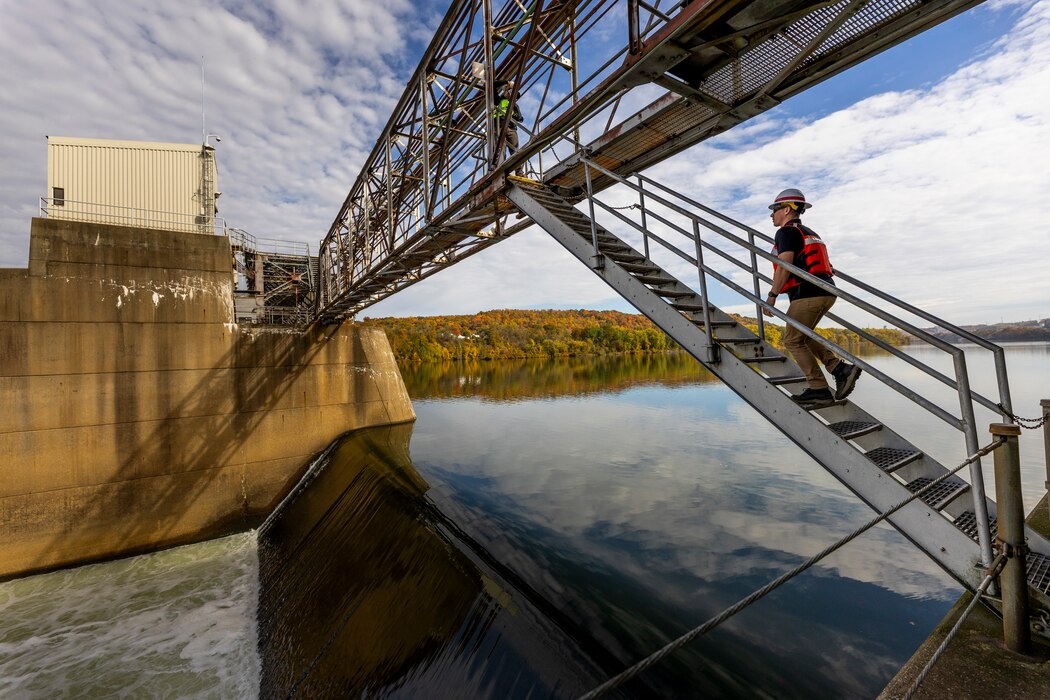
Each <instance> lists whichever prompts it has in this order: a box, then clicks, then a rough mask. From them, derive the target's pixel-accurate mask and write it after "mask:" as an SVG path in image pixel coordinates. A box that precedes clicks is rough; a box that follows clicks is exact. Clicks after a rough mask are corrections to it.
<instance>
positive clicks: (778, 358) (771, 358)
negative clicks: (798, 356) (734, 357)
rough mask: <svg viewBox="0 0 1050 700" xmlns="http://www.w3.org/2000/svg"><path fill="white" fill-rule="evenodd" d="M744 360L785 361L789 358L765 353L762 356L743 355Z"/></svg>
mask: <svg viewBox="0 0 1050 700" xmlns="http://www.w3.org/2000/svg"><path fill="white" fill-rule="evenodd" d="M740 359H741V360H743V361H744V362H783V361H784V360H786V359H787V358H786V357H784V356H783V355H765V356H762V357H741V358H740Z"/></svg>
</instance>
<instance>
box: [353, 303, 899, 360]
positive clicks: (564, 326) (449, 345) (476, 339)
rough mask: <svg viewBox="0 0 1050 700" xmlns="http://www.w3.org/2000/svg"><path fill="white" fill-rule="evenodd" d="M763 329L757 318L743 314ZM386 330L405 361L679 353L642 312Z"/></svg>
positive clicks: (492, 317)
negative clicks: (673, 351) (750, 317)
mask: <svg viewBox="0 0 1050 700" xmlns="http://www.w3.org/2000/svg"><path fill="white" fill-rule="evenodd" d="M736 318H737V320H738V321H740V322H741V323H743V324H744V325H745V326H747V327H749V328H750V329H751V330H755V327H756V325H755V321H754V319H748V318H744V317H736ZM364 324H365V325H371V326H378V327H380V328H382V329H383V330H385V331H386V334H387V338H388V339H389V340H390V345H391V348H392V349H393V351H394V356H395V357H396V358H397V360H398V362H399V363H418V362H448V361H477V360H499V359H509V358H555V357H576V356H581V355H609V354H642V353H659V352H668V351H672V350H678V349H679V347H678V345H677V344H676V343H675V342H674V341H673V340H671V339H670V338H669V337H668V336H667V334H665V333H664V332H663V331H661V330H660V329H659V328H657V327H656V326H655V325H653V323H652V322H651V321H649V319H647V318H645V317H644V316H642V315H640V314H627V313H623V312H620V311H590V310H585V309H580V310H565V311H555V310H545V311H525V310H510V309H501V310H496V311H483V312H481V313H477V314H473V315H468V316H414V317H408V318H392V317H391V318H371V319H368V318H366V319H365V321H364ZM765 328H766V337H767V339H768V340H769V341H770V342H771V343H773V344H774V345H777V346H780V335H781V331H782V328H781V327H778V326H774V325H770V324H766V326H765ZM866 330H867V332H868V333H871V334H872V335H874V336H877V337H879V338H880V339H882V340H883V341H885V342H887V343H889V344H891V345H903V344H905V343H906V342H907V336H906V335H905V334H904V333H902V332H900V331H897V330H887V329H866ZM818 332H819V333H820V334H821V335H823V336H824V337H826V338H828V339H830V340H832V341H833V342H835V343H838V344H839V345H841V346H842V347H844V348H847V349H849V350H850V351H851V352H852V351H854V350H862V349H864V347H865V346H868V347H869V348H874V345H872V344H871V343H869V342H868V341H864V340H862V339H861V338H860V337H859V336H857V335H856V334H855V333H852V332H850V331H847V330H845V329H842V328H822V329H820V330H819V331H818Z"/></svg>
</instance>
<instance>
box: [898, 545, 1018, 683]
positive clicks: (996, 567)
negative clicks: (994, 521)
mask: <svg viewBox="0 0 1050 700" xmlns="http://www.w3.org/2000/svg"><path fill="white" fill-rule="evenodd" d="M1006 559H1007V556H1006V555H1005V554H999V556H997V557H996V558H995V561H993V562H992V566H991V568H990V569H989V570H988V574H987V575H986V576H985V577H984V580H983V581H981V585H980V586H978V588H977V591H976V592H975V593H974V596H973V600H971V601H970V604H969V605H967V606H966V609H965V610H963V612H962V615H960V616H959V619H958V620H956V621H955V625H953V626H952V629H951V631H949V632H948V634H947V635H946V636H945V637H944V641H943V642H941V644H940V646H938V647H937V651H935V652H933V656H931V657H930V660H929V661H927V662H926V665H925V666H923V668H922V671H920V672H919V675H918V676H916V677H915V680H914V681H913V682H912V684H911V687H910V688H908V692H906V693H905V694H904V696H903V698H902V699H901V700H911V697H912V696H913V695H915V692H916V691H917V690H918V689H919V686H920V685H922V682H923V681H924V680H926V676H928V675H929V673H930V671H931V670H932V669H933V667H934V665H935V664H936V663H937V661H938V660H939V659H940V658H941V655H942V654H943V653H944V651H945V649H947V648H948V645H949V644H951V641H952V640H953V639H954V638H955V635H956V634H958V633H959V630H960V629H962V626H963V623H964V622H966V618H967V617H969V615H970V613H971V612H973V609H974V608H975V607H977V603H978V602H979V601H980V600H981V598H982V597H984V594H985V591H987V590H988V586H990V585H991V583H992V581H993V580H995V577H996V576H998V575H999V573H1000V572H1001V571H1002V569H1003V566H1004V565H1005V564H1006Z"/></svg>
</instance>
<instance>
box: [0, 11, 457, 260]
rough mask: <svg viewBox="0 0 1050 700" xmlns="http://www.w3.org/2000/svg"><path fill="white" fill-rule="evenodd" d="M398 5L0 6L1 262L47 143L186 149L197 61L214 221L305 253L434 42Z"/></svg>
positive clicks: (13, 252)
mask: <svg viewBox="0 0 1050 700" xmlns="http://www.w3.org/2000/svg"><path fill="white" fill-rule="evenodd" d="M430 5H434V6H436V5H437V3H430V4H426V3H425V4H423V6H422V7H420V6H417V3H412V2H409V0H387V1H386V2H383V3H376V2H370V1H368V0H341V1H340V2H327V1H326V2H319V1H316V0H314V1H311V2H307V3H301V2H290V1H283V0H282V1H281V2H271V3H265V4H264V3H247V2H244V3H240V2H225V3H214V2H206V1H204V0H189V1H187V2H179V3H176V2H161V3H151V2H145V1H143V0H135V1H133V2H112V1H103V2H86V1H85V0H43V1H42V2H38V3H33V4H32V5H28V4H24V3H21V4H19V3H3V5H2V6H0V63H2V64H3V65H4V66H5V69H4V71H3V74H2V77H0V80H3V89H2V90H0V102H2V107H3V108H2V109H0V120H2V121H0V125H2V128H3V132H4V136H5V138H4V139H3V142H2V144H0V154H2V163H3V166H4V167H3V168H2V169H0V265H6V266H24V265H25V264H26V258H27V255H28V248H29V218H30V217H31V216H32V215H34V214H35V213H36V201H37V198H38V197H39V196H41V195H42V194H44V187H45V182H46V163H47V157H46V156H47V154H46V149H45V141H44V138H43V137H44V136H45V135H47V134H50V135H56V136H59V135H61V136H86V137H99V138H120V139H139V140H148V141H173V142H180V143H196V142H199V141H200V138H201V116H200V108H201V105H200V99H201V94H200V57H201V56H204V57H205V64H206V65H205V68H206V77H207V88H206V89H207V95H206V96H207V116H208V131H210V132H215V133H219V134H221V135H222V138H223V140H222V143H221V144H219V146H218V160H219V187H220V189H221V190H223V192H224V194H225V196H224V198H223V199H222V202H221V203H222V211H221V212H220V213H221V214H222V215H224V216H225V217H226V218H227V219H228V220H229V222H230V224H231V225H233V226H237V227H239V228H245V229H247V230H249V231H251V232H252V233H254V234H255V235H257V236H259V237H262V238H286V239H291V240H297V241H303V242H308V243H310V244H311V245H312V246H313V247H314V248H315V249H316V245H317V243H318V241H320V239H321V238H322V236H323V235H324V233H325V232H326V231H327V228H328V226H329V224H330V223H331V220H332V219H333V218H334V216H335V214H336V212H337V211H338V208H339V205H340V203H341V202H342V200H343V198H344V197H345V196H346V192H347V190H348V189H349V186H350V183H351V182H352V180H353V178H354V177H355V176H356V174H357V171H358V168H359V166H360V163H361V162H362V161H363V160H364V156H365V155H366V154H367V153H368V151H369V150H371V148H372V143H373V141H374V139H375V137H376V135H377V134H378V133H379V131H380V130H381V129H382V126H383V125H384V124H385V122H386V120H387V118H388V116H389V114H390V110H391V108H392V107H393V105H394V103H395V102H396V100H397V98H398V97H399V96H400V94H401V91H402V89H403V83H404V80H405V79H406V78H407V76H408V74H409V73H410V71H411V70H412V69H413V68H414V64H415V62H416V60H417V57H418V54H419V53H420V51H421V48H420V40H421V36H423V35H426V36H429V34H430V33H431V32H430V30H429V29H428V28H427V23H430V24H433V18H434V11H433V7H431V6H430Z"/></svg>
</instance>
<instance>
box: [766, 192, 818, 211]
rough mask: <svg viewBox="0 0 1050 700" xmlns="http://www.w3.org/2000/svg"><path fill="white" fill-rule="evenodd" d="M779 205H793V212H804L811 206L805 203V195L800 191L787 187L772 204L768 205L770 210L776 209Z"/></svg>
mask: <svg viewBox="0 0 1050 700" xmlns="http://www.w3.org/2000/svg"><path fill="white" fill-rule="evenodd" d="M780 204H794V205H795V210H796V211H798V210H801V211H806V210H807V209H809V208H810V207H811V206H813V205H812V204H810V203H809V202H807V201H806V195H804V194H802V190H796V189H795V188H794V187H789V188H787V189H786V190H784V191H783V192H781V193H780V194H778V195H777V198H776V199H774V200H773V203H772V204H770V205H769V208H770V209H775V208H777V205H780Z"/></svg>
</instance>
